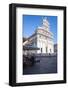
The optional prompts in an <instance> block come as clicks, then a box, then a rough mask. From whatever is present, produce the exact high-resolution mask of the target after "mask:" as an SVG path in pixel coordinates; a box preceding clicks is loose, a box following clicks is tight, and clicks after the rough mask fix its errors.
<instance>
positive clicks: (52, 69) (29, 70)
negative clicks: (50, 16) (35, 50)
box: [23, 56, 57, 75]
mask: <svg viewBox="0 0 68 90" xmlns="http://www.w3.org/2000/svg"><path fill="white" fill-rule="evenodd" d="M38 60H40V62H36V63H35V64H34V65H33V66H30V67H26V68H24V69H23V74H24V75H28V74H29V75H30V74H49V73H57V56H39V57H38Z"/></svg>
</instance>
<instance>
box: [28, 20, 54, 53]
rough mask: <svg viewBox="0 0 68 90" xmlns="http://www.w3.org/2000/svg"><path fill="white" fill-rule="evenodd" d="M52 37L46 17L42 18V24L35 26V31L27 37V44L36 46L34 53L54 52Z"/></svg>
mask: <svg viewBox="0 0 68 90" xmlns="http://www.w3.org/2000/svg"><path fill="white" fill-rule="evenodd" d="M53 40H54V37H53V33H52V32H51V31H50V23H49V22H48V20H47V18H44V19H43V20H42V26H41V27H37V29H36V30H35V32H34V33H33V34H32V35H31V36H30V37H29V38H28V41H29V42H30V43H29V44H27V45H30V46H33V47H38V48H39V50H35V53H54V41H53Z"/></svg>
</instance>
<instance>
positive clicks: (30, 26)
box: [22, 15, 57, 43]
mask: <svg viewBox="0 0 68 90" xmlns="http://www.w3.org/2000/svg"><path fill="white" fill-rule="evenodd" d="M44 17H46V18H47V19H48V21H49V23H50V31H51V32H52V33H53V34H54V43H57V16H37V15H23V16H22V18H23V19H22V22H23V23H22V24H23V30H24V31H23V32H24V33H23V35H24V37H29V36H30V35H32V34H33V32H34V31H35V30H36V28H37V27H38V26H42V20H43V18H44Z"/></svg>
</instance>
